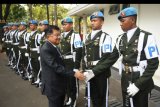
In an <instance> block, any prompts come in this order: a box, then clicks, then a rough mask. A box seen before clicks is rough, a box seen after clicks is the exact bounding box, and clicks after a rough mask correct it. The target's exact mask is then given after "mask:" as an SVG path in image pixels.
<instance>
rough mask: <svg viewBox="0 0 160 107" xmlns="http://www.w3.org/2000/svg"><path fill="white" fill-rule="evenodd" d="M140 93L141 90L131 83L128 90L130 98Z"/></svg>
mask: <svg viewBox="0 0 160 107" xmlns="http://www.w3.org/2000/svg"><path fill="white" fill-rule="evenodd" d="M138 91H139V89H138V88H137V87H136V86H135V84H134V83H130V84H129V87H128V88H127V93H128V95H129V96H132V97H133V96H134V95H135V94H137V93H138Z"/></svg>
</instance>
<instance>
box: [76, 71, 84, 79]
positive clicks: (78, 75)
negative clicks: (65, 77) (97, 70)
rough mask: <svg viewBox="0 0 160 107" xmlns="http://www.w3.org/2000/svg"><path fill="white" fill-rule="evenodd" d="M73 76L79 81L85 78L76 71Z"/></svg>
mask: <svg viewBox="0 0 160 107" xmlns="http://www.w3.org/2000/svg"><path fill="white" fill-rule="evenodd" d="M74 76H75V77H76V78H78V79H79V80H84V79H85V76H84V75H83V73H82V72H81V71H76V72H75V74H74Z"/></svg>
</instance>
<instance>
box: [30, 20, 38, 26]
mask: <svg viewBox="0 0 160 107" xmlns="http://www.w3.org/2000/svg"><path fill="white" fill-rule="evenodd" d="M29 24H36V25H38V21H37V20H30V21H29Z"/></svg>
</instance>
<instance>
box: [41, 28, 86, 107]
mask: <svg viewBox="0 0 160 107" xmlns="http://www.w3.org/2000/svg"><path fill="white" fill-rule="evenodd" d="M59 42H60V29H59V27H57V26H54V25H52V26H50V27H49V28H48V30H47V41H46V42H45V43H44V45H43V46H42V47H41V50H40V57H41V58H40V59H41V64H42V88H41V91H42V94H44V95H46V96H47V98H48V100H49V107H63V105H64V99H65V90H66V77H67V76H75V77H77V78H78V79H80V80H83V79H84V76H83V74H82V73H80V72H76V73H75V72H66V70H65V65H64V62H63V59H62V57H61V53H60V51H59V50H58V48H57V46H56V45H58V44H59Z"/></svg>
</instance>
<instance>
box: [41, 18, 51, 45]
mask: <svg viewBox="0 0 160 107" xmlns="http://www.w3.org/2000/svg"><path fill="white" fill-rule="evenodd" d="M48 26H49V23H48V21H47V20H43V21H40V23H39V27H40V31H41V37H42V39H41V45H43V44H44V42H45V40H46V30H47V29H48Z"/></svg>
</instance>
